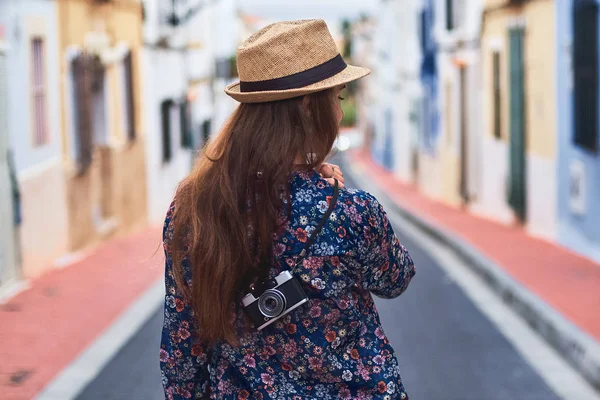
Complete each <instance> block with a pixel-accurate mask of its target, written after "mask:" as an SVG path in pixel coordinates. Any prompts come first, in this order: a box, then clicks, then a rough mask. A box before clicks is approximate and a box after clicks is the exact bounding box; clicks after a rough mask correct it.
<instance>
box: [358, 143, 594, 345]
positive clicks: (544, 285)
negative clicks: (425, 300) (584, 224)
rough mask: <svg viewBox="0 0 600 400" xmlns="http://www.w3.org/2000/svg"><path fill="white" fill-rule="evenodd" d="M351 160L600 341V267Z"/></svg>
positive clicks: (366, 160)
mask: <svg viewBox="0 0 600 400" xmlns="http://www.w3.org/2000/svg"><path fill="white" fill-rule="evenodd" d="M351 159H352V161H353V162H355V163H357V164H358V165H360V166H361V167H362V168H363V169H364V170H365V173H366V174H367V175H368V176H369V177H370V178H371V179H372V180H373V181H374V182H375V183H376V184H377V185H378V186H379V187H380V188H381V189H382V190H384V191H385V192H386V193H387V194H388V195H389V196H390V198H392V199H394V201H396V202H397V204H399V205H401V206H402V207H404V208H406V209H408V210H410V211H411V212H413V213H415V214H416V215H419V216H421V217H424V218H426V219H427V220H428V221H431V222H433V223H435V224H438V226H440V227H443V228H444V229H445V230H447V231H450V232H454V233H456V235H457V236H458V237H460V238H462V239H463V240H465V241H467V242H469V243H471V244H472V245H473V246H474V247H475V248H477V249H478V250H480V251H481V253H483V254H484V255H486V256H487V257H488V258H490V259H491V260H493V261H494V262H495V263H496V264H497V265H498V266H499V267H501V268H503V269H504V270H505V271H506V272H507V273H508V274H509V275H511V276H512V277H513V278H514V279H516V280H517V281H518V282H520V283H521V284H523V285H524V286H525V287H526V288H527V289H529V290H531V291H532V292H533V293H535V294H536V295H538V296H539V297H540V298H542V299H543V300H545V301H546V302H547V303H548V304H550V305H551V306H552V307H554V308H555V309H556V310H557V311H559V312H560V313H562V314H563V315H564V316H565V317H567V318H568V319H569V320H571V321H572V322H573V323H575V324H576V325H578V326H579V327H580V328H582V329H583V330H584V331H586V332H587V333H588V334H590V335H591V336H593V337H595V338H596V339H600V265H599V264H597V263H594V262H593V261H591V260H589V259H587V258H584V257H582V256H580V255H578V254H575V253H573V252H571V251H569V250H567V249H565V248H563V247H560V246H558V245H556V244H553V243H550V242H547V241H544V240H540V239H536V238H533V237H531V236H529V235H527V234H526V233H525V232H524V231H523V229H522V228H520V227H510V226H505V225H501V224H498V223H495V222H492V221H489V220H486V219H483V218H480V217H477V216H474V215H471V214H469V213H467V212H465V211H463V210H460V209H457V208H453V207H450V206H447V205H445V204H442V203H440V202H437V201H435V200H432V199H430V198H427V197H426V196H424V195H423V194H421V193H420V192H419V191H418V190H417V189H416V188H415V187H414V186H412V185H409V184H406V183H404V182H402V181H400V180H399V179H398V178H396V177H394V176H393V174H392V173H390V172H388V171H386V170H385V169H383V168H382V167H380V166H378V165H376V164H375V163H374V162H373V161H372V159H371V158H370V156H369V155H368V154H365V153H363V152H358V151H357V152H353V153H352V154H351Z"/></svg>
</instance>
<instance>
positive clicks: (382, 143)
mask: <svg viewBox="0 0 600 400" xmlns="http://www.w3.org/2000/svg"><path fill="white" fill-rule="evenodd" d="M419 11H420V1H419V0H388V1H382V2H381V3H380V8H379V10H378V12H377V25H376V28H375V32H374V43H373V57H374V58H375V60H377V62H373V63H371V68H373V76H372V77H371V78H369V79H370V80H371V81H370V82H369V83H370V85H371V86H372V89H371V93H370V98H371V100H372V102H373V104H372V107H371V112H370V114H371V119H372V121H373V126H372V129H373V142H372V153H373V156H374V159H375V160H376V161H377V162H379V163H380V164H382V165H383V166H384V167H385V168H387V169H389V170H391V171H394V173H395V174H396V175H397V176H398V177H400V178H401V179H403V180H405V181H414V180H415V179H416V177H417V175H418V164H417V158H416V157H417V154H418V148H419V126H418V109H419V99H420V96H421V94H420V81H419V66H420V61H421V51H420V45H419V36H418V32H419V23H418V22H419Z"/></svg>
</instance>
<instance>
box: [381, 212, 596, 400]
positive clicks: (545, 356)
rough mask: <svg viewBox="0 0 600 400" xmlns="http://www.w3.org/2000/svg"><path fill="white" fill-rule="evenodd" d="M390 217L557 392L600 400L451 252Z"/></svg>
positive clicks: (579, 399)
mask: <svg viewBox="0 0 600 400" xmlns="http://www.w3.org/2000/svg"><path fill="white" fill-rule="evenodd" d="M389 218H390V220H391V221H392V222H393V224H394V228H397V229H398V231H402V232H404V233H406V234H407V235H408V236H410V237H411V239H413V240H414V241H415V242H416V243H418V244H419V245H420V246H422V247H423V249H424V250H425V251H427V253H429V255H430V256H431V257H432V258H433V259H435V261H436V262H437V263H438V265H439V266H440V267H441V268H442V269H443V270H444V271H445V272H446V273H447V274H448V275H449V277H450V279H452V281H454V282H455V283H456V284H457V286H458V287H460V288H461V289H462V291H463V292H464V293H465V294H466V295H467V297H468V298H469V299H470V300H471V301H472V302H473V304H475V306H476V307H477V308H478V309H479V310H481V312H482V313H483V314H484V315H485V316H486V317H487V318H488V319H489V320H490V321H492V323H493V324H494V325H495V326H496V327H497V328H498V330H499V331H500V333H502V335H504V337H505V338H506V339H507V340H508V341H509V342H510V343H511V344H512V345H513V346H514V348H515V349H516V350H517V352H518V353H519V354H520V355H521V356H522V357H523V358H524V359H525V361H527V363H528V364H529V365H530V366H531V367H532V368H533V369H534V370H535V371H536V372H537V373H538V374H539V375H540V376H541V377H542V379H543V380H544V381H545V382H546V384H547V385H548V387H550V388H551V389H552V391H554V393H556V394H557V395H558V396H559V397H561V398H563V399H569V400H570V399H577V400H600V394H599V393H598V392H596V391H595V390H594V388H593V387H592V386H591V385H590V384H589V383H588V382H587V381H586V380H585V379H584V378H583V377H582V376H581V375H580V374H579V373H578V372H577V371H576V370H575V369H574V368H573V367H571V366H570V365H569V364H568V363H567V362H566V361H565V360H564V359H563V358H562V357H561V356H560V355H559V354H558V353H557V352H556V351H555V350H554V349H553V348H552V347H550V346H549V345H548V344H547V343H546V341H545V340H544V339H543V338H542V337H540V336H539V335H538V334H537V333H536V332H535V331H534V330H532V329H531V328H530V327H529V325H527V323H525V321H523V319H521V318H520V317H519V315H518V314H516V313H515V312H514V311H513V310H512V309H511V308H510V307H508V306H507V305H506V304H504V303H503V302H502V300H501V299H500V298H499V297H498V296H497V295H496V294H495V293H494V292H493V291H492V290H491V289H489V288H488V286H487V284H486V283H485V282H484V281H482V280H481V279H480V278H479V276H477V275H476V274H475V273H474V272H473V271H472V270H471V269H469V268H468V267H466V266H465V265H464V261H462V260H461V259H460V258H459V257H458V256H457V255H456V254H455V253H454V252H453V251H452V250H450V249H449V248H448V247H447V246H445V245H442V244H439V243H438V242H436V241H435V240H434V239H432V238H431V237H429V236H428V235H427V234H426V233H424V232H423V231H421V230H420V229H419V228H418V227H416V226H415V225H414V224H412V223H411V222H410V221H408V220H405V219H404V218H403V217H402V216H399V215H397V214H396V213H390V215H389Z"/></svg>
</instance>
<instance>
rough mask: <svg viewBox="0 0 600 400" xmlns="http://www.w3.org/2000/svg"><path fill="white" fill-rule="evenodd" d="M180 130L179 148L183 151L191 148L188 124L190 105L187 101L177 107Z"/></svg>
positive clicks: (190, 134) (189, 125) (189, 126)
mask: <svg viewBox="0 0 600 400" xmlns="http://www.w3.org/2000/svg"><path fill="white" fill-rule="evenodd" d="M179 116H180V129H181V147H183V148H184V149H191V148H192V132H191V129H190V128H191V124H190V103H188V102H187V101H184V102H182V103H181V104H180V105H179Z"/></svg>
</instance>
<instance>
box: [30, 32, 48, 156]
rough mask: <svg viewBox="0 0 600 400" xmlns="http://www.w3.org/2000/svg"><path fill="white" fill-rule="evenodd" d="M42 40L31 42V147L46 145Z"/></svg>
mask: <svg viewBox="0 0 600 400" xmlns="http://www.w3.org/2000/svg"><path fill="white" fill-rule="evenodd" d="M45 47H46V46H45V42H44V39H42V38H39V37H36V38H33V39H32V40H31V64H32V65H31V67H32V68H31V71H32V75H31V96H32V104H33V107H32V109H33V118H32V121H33V145H34V146H35V147H39V146H43V145H45V144H47V143H48V139H49V137H48V118H47V117H48V115H47V112H48V110H47V109H46V105H47V101H46V74H45V64H46V60H45V56H46V48H45Z"/></svg>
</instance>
